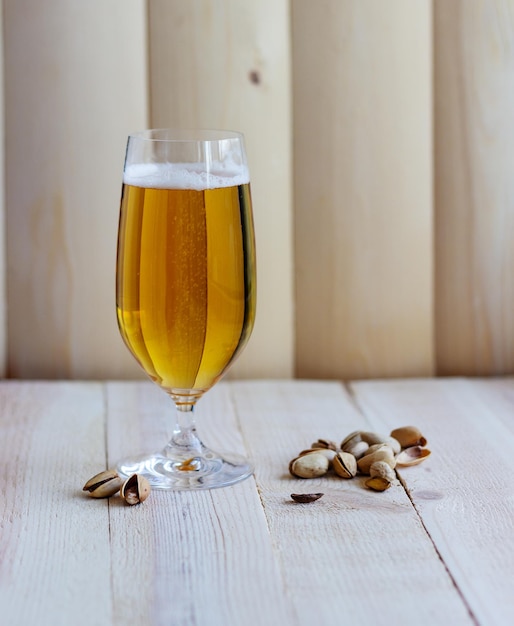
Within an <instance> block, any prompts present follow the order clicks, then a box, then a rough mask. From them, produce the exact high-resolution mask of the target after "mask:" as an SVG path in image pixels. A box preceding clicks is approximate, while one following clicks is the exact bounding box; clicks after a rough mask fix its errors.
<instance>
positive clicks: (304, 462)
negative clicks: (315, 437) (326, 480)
mask: <svg viewBox="0 0 514 626" xmlns="http://www.w3.org/2000/svg"><path fill="white" fill-rule="evenodd" d="M328 466H329V462H328V459H327V457H326V456H325V455H324V454H322V453H321V452H320V451H319V450H315V451H313V452H309V453H308V454H304V455H302V456H299V457H296V459H293V460H292V461H291V463H290V464H289V471H290V472H291V474H292V475H293V476H296V477H297V478H317V477H318V476H324V475H325V474H326V473H327V472H328Z"/></svg>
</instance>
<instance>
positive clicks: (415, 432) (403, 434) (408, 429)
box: [391, 426, 427, 448]
mask: <svg viewBox="0 0 514 626" xmlns="http://www.w3.org/2000/svg"><path fill="white" fill-rule="evenodd" d="M391 437H394V438H395V439H397V440H398V441H399V442H400V445H401V447H402V448H410V447H411V446H426V445H427V440H426V439H425V437H423V435H422V434H421V431H420V430H419V428H417V427H416V426H402V427H401V428H395V429H394V430H392V431H391Z"/></svg>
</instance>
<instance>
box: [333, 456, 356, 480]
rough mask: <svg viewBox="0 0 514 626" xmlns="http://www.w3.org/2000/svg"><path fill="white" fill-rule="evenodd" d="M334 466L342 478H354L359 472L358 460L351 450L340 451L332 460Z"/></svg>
mask: <svg viewBox="0 0 514 626" xmlns="http://www.w3.org/2000/svg"><path fill="white" fill-rule="evenodd" d="M332 467H333V468H334V472H335V473H336V474H337V475H338V476H340V477H341V478H353V477H354V476H355V474H356V473H357V461H356V459H355V457H354V456H353V454H350V453H349V452H338V453H337V454H336V455H335V457H334V460H333V461H332Z"/></svg>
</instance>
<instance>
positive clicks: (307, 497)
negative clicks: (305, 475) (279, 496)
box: [291, 493, 323, 504]
mask: <svg viewBox="0 0 514 626" xmlns="http://www.w3.org/2000/svg"><path fill="white" fill-rule="evenodd" d="M322 496H323V494H322V493H292V494H291V498H292V499H293V500H294V501H295V502H301V503H302V504H309V503H310V502H315V501H316V500H319V499H320V498H321V497H322Z"/></svg>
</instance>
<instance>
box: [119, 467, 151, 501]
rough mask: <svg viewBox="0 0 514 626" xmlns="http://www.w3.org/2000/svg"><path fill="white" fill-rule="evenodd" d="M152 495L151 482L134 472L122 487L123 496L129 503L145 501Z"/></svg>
mask: <svg viewBox="0 0 514 626" xmlns="http://www.w3.org/2000/svg"><path fill="white" fill-rule="evenodd" d="M149 495H150V483H149V482H148V480H147V479H146V478H145V477H144V476H141V475H140V474H132V476H130V478H127V480H126V481H125V482H124V483H123V486H122V487H121V497H122V498H123V499H124V500H125V502H126V503H127V504H130V505H134V504H139V503H140V502H144V501H145V500H146V499H147V498H148V496H149Z"/></svg>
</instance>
